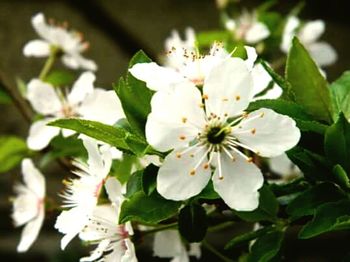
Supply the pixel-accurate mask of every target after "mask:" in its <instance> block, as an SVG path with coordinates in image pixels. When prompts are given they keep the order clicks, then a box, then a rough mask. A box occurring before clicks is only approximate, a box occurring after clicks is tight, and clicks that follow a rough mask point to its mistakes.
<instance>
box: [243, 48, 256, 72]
mask: <svg viewBox="0 0 350 262" xmlns="http://www.w3.org/2000/svg"><path fill="white" fill-rule="evenodd" d="M244 48H245V51H246V53H247V59H246V60H245V62H246V63H247V66H248V68H253V66H254V63H255V61H256V59H257V58H258V53H257V52H256V50H255V48H254V47H251V46H245V47H244Z"/></svg>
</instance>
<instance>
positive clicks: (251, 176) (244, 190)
mask: <svg viewBox="0 0 350 262" xmlns="http://www.w3.org/2000/svg"><path fill="white" fill-rule="evenodd" d="M232 156H233V157H234V159H235V160H234V161H233V160H232V158H230V157H229V156H228V155H226V154H225V153H222V154H221V155H220V161H221V175H222V177H223V179H220V178H219V177H220V175H219V173H220V168H219V165H217V167H216V169H215V172H214V175H213V178H212V180H213V185H214V190H215V191H216V192H217V193H218V194H219V195H220V196H221V198H222V199H223V200H224V202H225V203H226V204H227V205H228V206H229V207H230V208H232V209H235V210H237V211H252V210H254V209H256V208H257V207H258V205H259V192H258V190H259V188H261V187H262V185H263V183H264V178H263V175H262V173H261V171H260V169H259V168H257V167H256V165H255V164H253V163H250V162H248V161H247V160H246V159H244V158H243V157H242V156H240V155H238V154H235V153H232Z"/></svg>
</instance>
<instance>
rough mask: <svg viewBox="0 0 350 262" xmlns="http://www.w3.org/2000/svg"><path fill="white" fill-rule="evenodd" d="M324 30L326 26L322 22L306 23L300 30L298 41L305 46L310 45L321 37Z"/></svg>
mask: <svg viewBox="0 0 350 262" xmlns="http://www.w3.org/2000/svg"><path fill="white" fill-rule="evenodd" d="M325 28H326V25H325V23H324V21H322V20H315V21H311V22H308V23H306V24H305V25H304V26H303V27H302V28H301V29H300V31H299V33H298V36H299V39H300V41H301V42H302V43H303V44H305V45H308V44H311V43H313V42H315V41H317V39H319V38H320V37H321V35H322V34H323V33H324V31H325Z"/></svg>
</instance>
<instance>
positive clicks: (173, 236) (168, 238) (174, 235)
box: [153, 230, 201, 262]
mask: <svg viewBox="0 0 350 262" xmlns="http://www.w3.org/2000/svg"><path fill="white" fill-rule="evenodd" d="M153 255H154V256H157V257H160V258H172V260H171V262H189V261H190V258H189V257H190V256H195V257H196V258H197V259H199V258H200V257H201V250H200V244H199V243H192V244H190V246H189V250H187V248H186V247H185V245H184V243H183V242H182V241H181V238H180V235H179V232H178V231H176V230H165V231H160V232H157V233H156V234H155V235H154V242H153Z"/></svg>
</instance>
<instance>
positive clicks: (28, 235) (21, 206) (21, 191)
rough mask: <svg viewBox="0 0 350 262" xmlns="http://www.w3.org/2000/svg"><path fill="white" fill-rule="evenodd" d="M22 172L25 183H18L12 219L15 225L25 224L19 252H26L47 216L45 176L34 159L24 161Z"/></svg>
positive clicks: (18, 248)
mask: <svg viewBox="0 0 350 262" xmlns="http://www.w3.org/2000/svg"><path fill="white" fill-rule="evenodd" d="M22 174H23V179H24V182H25V185H16V186H15V191H16V193H17V194H18V196H17V197H16V198H15V199H14V202H13V214H12V219H13V221H14V224H15V226H16V227H17V226H22V225H24V224H26V225H25V226H24V229H23V231H22V236H21V241H20V243H19V244H18V246H17V251H18V252H25V251H27V250H28V249H29V247H30V246H31V245H32V244H33V242H34V241H35V240H36V238H37V237H38V234H39V231H40V228H41V226H42V224H43V221H44V216H45V206H44V198H45V178H44V176H43V175H42V174H41V173H40V171H39V170H38V169H36V168H35V166H34V164H33V162H32V160H30V159H24V160H23V161H22Z"/></svg>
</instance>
